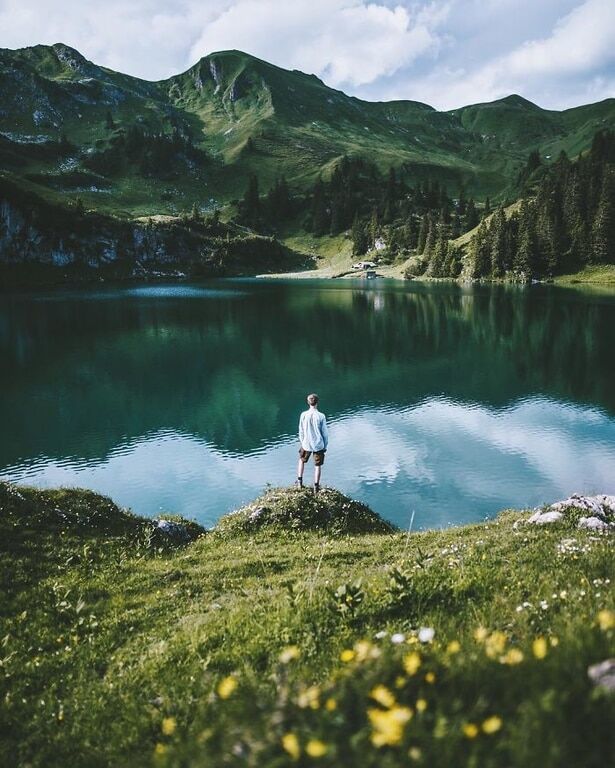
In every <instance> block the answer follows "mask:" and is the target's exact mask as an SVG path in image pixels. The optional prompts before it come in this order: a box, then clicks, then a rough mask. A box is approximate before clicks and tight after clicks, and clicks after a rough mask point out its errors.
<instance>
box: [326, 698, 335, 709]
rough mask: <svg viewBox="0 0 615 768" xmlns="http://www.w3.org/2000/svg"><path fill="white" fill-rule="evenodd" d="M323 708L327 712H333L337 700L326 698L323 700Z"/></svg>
mask: <svg viewBox="0 0 615 768" xmlns="http://www.w3.org/2000/svg"><path fill="white" fill-rule="evenodd" d="M325 709H326V710H327V712H333V711H335V710H336V709H337V701H336V700H335V699H327V700H326V701H325Z"/></svg>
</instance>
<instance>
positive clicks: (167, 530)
mask: <svg viewBox="0 0 615 768" xmlns="http://www.w3.org/2000/svg"><path fill="white" fill-rule="evenodd" d="M154 525H155V527H156V530H157V531H158V532H159V533H162V534H164V535H165V536H167V537H168V538H169V539H173V540H174V541H189V540H190V538H191V537H190V534H189V532H188V529H187V528H186V526H185V525H182V524H181V523H175V522H173V521H172V520H154Z"/></svg>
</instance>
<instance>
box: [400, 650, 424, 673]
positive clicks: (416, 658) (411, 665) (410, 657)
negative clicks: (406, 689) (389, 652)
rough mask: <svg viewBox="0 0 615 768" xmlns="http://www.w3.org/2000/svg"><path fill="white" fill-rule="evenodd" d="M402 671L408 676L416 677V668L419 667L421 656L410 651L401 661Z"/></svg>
mask: <svg viewBox="0 0 615 768" xmlns="http://www.w3.org/2000/svg"><path fill="white" fill-rule="evenodd" d="M403 665H404V669H405V670H406V674H408V675H416V673H417V671H418V668H419V667H420V666H421V654H420V653H418V652H417V651H412V652H411V653H407V654H406V655H405V656H404V660H403Z"/></svg>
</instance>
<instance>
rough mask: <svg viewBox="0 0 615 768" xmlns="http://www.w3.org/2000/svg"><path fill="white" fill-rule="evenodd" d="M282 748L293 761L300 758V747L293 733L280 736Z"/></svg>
mask: <svg viewBox="0 0 615 768" xmlns="http://www.w3.org/2000/svg"><path fill="white" fill-rule="evenodd" d="M282 747H283V748H284V751H285V752H288V754H289V755H290V756H291V757H292V759H293V760H298V759H299V757H300V756H301V747H300V746H299V739H298V738H297V737H296V736H295V734H294V733H285V734H284V736H282Z"/></svg>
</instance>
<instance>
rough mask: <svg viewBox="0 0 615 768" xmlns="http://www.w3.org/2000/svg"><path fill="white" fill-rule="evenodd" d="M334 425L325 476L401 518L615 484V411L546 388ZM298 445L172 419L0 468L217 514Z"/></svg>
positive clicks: (464, 516) (248, 494)
mask: <svg viewBox="0 0 615 768" xmlns="http://www.w3.org/2000/svg"><path fill="white" fill-rule="evenodd" d="M330 434H331V443H330V450H329V451H328V452H327V460H326V463H325V469H324V472H325V474H324V478H325V482H327V483H328V482H331V483H333V484H334V485H335V486H336V487H338V488H340V489H341V490H343V491H344V492H346V493H348V494H349V495H351V496H353V497H354V498H358V499H361V500H363V501H365V502H366V503H368V504H370V505H371V506H372V507H373V508H374V509H376V511H379V512H381V513H383V514H386V515H389V516H390V517H391V518H392V519H394V521H395V522H396V523H398V524H399V525H402V526H404V525H407V524H408V520H409V516H410V514H411V513H412V511H413V510H415V511H416V513H417V518H416V520H415V524H416V525H420V526H431V527H434V526H437V525H441V524H442V525H444V524H446V523H447V522H448V521H449V520H450V517H449V516H450V515H451V514H454V515H456V519H455V522H456V523H460V522H469V521H476V520H479V519H481V518H482V517H484V516H485V515H493V514H494V513H496V512H498V511H499V510H501V509H504V508H506V507H517V508H522V507H526V506H534V505H538V504H541V503H544V502H548V501H555V500H557V499H558V498H565V497H566V496H568V495H570V493H572V492H573V491H579V492H584V493H594V492H598V491H600V492H606V493H608V492H610V491H613V490H615V488H614V486H613V480H612V478H614V477H615V448H614V447H613V446H614V445H615V421H614V420H613V419H611V418H609V417H608V416H607V415H606V414H604V413H602V412H601V411H598V410H596V409H593V408H588V407H583V406H573V405H570V404H568V403H562V402H556V401H552V400H548V399H546V398H542V397H541V398H539V397H536V398H532V399H528V400H521V401H519V402H517V403H515V404H514V405H512V406H510V407H509V408H506V409H501V410H498V409H492V408H489V407H486V406H483V405H479V404H469V403H459V402H455V401H452V400H448V399H445V398H438V397H435V398H431V399H429V400H425V401H424V402H422V403H419V404H418V405H416V406H413V407H410V408H407V409H405V410H400V411H391V410H389V409H380V408H374V409H365V410H362V411H359V412H355V413H351V414H347V415H344V416H341V417H340V418H338V419H332V420H331V423H330ZM296 456H297V454H296V438H295V437H294V436H292V437H291V436H287V437H286V438H282V439H276V440H275V441H273V442H272V443H271V444H270V445H267V446H265V447H260V448H259V449H258V454H257V455H255V454H253V453H252V454H230V453H227V452H224V451H222V450H220V449H219V448H217V447H216V446H215V445H213V444H211V443H208V442H205V441H203V440H201V439H199V438H197V437H196V436H194V435H190V434H187V433H182V432H175V431H171V430H167V431H162V432H159V433H155V434H148V435H144V436H143V437H141V438H137V439H135V440H132V441H131V442H129V443H127V444H124V445H118V446H117V447H116V448H115V449H114V450H113V451H112V452H111V454H110V455H107V456H102V457H99V458H98V459H92V460H89V461H86V460H81V461H75V460H74V459H69V458H67V457H44V458H42V459H36V460H32V461H28V462H25V463H24V464H21V465H16V466H13V467H7V468H5V469H4V470H3V473H2V474H3V476H5V477H7V478H8V479H10V480H12V481H13V482H20V483H28V484H34V485H36V486H58V485H65V486H79V487H88V488H92V489H94V490H98V491H100V492H102V493H105V494H108V495H110V496H111V497H112V498H114V499H115V500H116V501H117V502H118V503H120V504H122V505H127V506H130V507H132V508H133V509H134V510H135V511H136V512H138V513H140V514H146V515H153V514H156V513H158V512H159V511H160V510H161V509H163V510H166V511H173V512H178V513H181V514H183V515H185V516H187V517H196V518H198V519H199V520H200V521H201V522H204V523H206V524H208V525H211V524H213V523H214V522H215V520H216V517H217V516H218V515H219V514H220V513H221V512H224V511H229V510H231V509H234V508H237V507H238V506H239V505H241V504H243V503H245V502H247V501H249V500H250V499H253V498H254V497H255V496H257V495H258V494H259V493H260V492H261V491H262V488H263V485H264V483H265V482H268V483H272V484H273V485H286V484H287V483H288V482H289V480H290V479H291V478H292V477H293V470H294V467H295V462H296ZM310 474H311V469H310V471H309V472H308V473H307V475H306V480H307V481H308V482H309V480H310ZM501 478H506V482H499V481H498V479H501Z"/></svg>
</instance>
